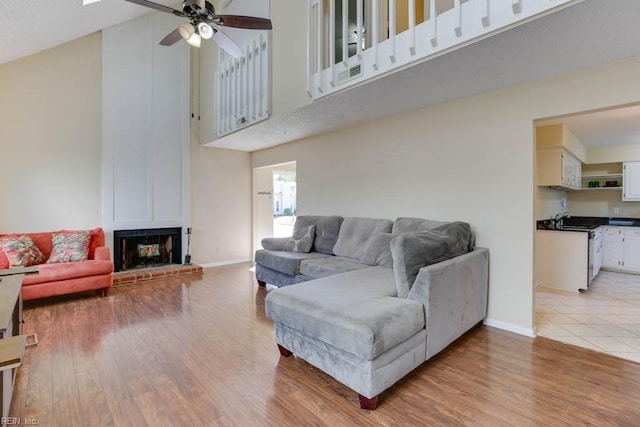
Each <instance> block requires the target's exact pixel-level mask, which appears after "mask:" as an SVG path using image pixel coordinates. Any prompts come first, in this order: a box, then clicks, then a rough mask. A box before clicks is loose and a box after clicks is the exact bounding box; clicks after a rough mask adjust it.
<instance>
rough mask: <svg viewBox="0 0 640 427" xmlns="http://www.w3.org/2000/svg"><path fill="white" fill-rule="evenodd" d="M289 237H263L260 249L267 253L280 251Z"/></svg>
mask: <svg viewBox="0 0 640 427" xmlns="http://www.w3.org/2000/svg"><path fill="white" fill-rule="evenodd" d="M287 240H289V237H265V238H264V239H262V247H263V248H264V249H267V250H269V251H281V250H282V249H283V248H284V244H285V243H287Z"/></svg>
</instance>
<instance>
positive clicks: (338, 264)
mask: <svg viewBox="0 0 640 427" xmlns="http://www.w3.org/2000/svg"><path fill="white" fill-rule="evenodd" d="M369 267H370V266H369V265H366V264H362V263H360V262H358V260H355V259H353V258H345V257H339V256H332V257H326V258H313V259H305V260H302V261H301V262H300V274H304V275H305V276H308V277H310V278H312V279H319V278H320V277H327V276H332V275H334V274H340V273H345V272H347V271H353V270H359V269H361V268H369Z"/></svg>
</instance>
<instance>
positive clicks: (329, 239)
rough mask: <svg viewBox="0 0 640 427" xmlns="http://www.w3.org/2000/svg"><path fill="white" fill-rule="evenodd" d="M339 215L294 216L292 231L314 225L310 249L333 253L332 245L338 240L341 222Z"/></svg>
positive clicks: (328, 253)
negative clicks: (313, 235) (313, 236)
mask: <svg viewBox="0 0 640 427" xmlns="http://www.w3.org/2000/svg"><path fill="white" fill-rule="evenodd" d="M342 219H343V218H342V217H341V216H335V215H333V216H317V215H301V216H299V217H298V218H296V224H295V226H294V227H293V233H294V234H295V233H296V231H297V230H299V229H301V228H305V227H309V226H310V225H315V226H316V229H315V234H316V236H315V238H314V240H313V246H312V247H311V250H312V251H313V252H320V253H322V254H327V255H333V247H334V246H335V244H336V241H337V240H338V232H339V231H340V225H341V224H342Z"/></svg>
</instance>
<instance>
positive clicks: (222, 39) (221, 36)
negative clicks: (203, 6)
mask: <svg viewBox="0 0 640 427" xmlns="http://www.w3.org/2000/svg"><path fill="white" fill-rule="evenodd" d="M213 40H214V41H215V42H216V43H218V46H220V47H221V48H222V49H224V50H225V52H227V53H228V54H229V55H231V56H233V57H234V58H242V56H243V55H244V52H243V51H242V49H240V46H238V45H237V44H236V42H234V41H233V40H231V37H229V36H228V35H226V34H225V33H223V32H222V31H220V30H219V29H217V28H216V33H215V34H214V35H213Z"/></svg>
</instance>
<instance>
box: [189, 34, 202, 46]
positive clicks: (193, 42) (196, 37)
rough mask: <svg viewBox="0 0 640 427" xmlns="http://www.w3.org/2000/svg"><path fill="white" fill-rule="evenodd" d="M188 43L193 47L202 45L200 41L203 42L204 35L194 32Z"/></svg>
mask: <svg viewBox="0 0 640 427" xmlns="http://www.w3.org/2000/svg"><path fill="white" fill-rule="evenodd" d="M187 43H189V44H190V45H191V46H193V47H200V43H202V37H200V34H198V33H193V34H191V37H189V38H188V39H187Z"/></svg>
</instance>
